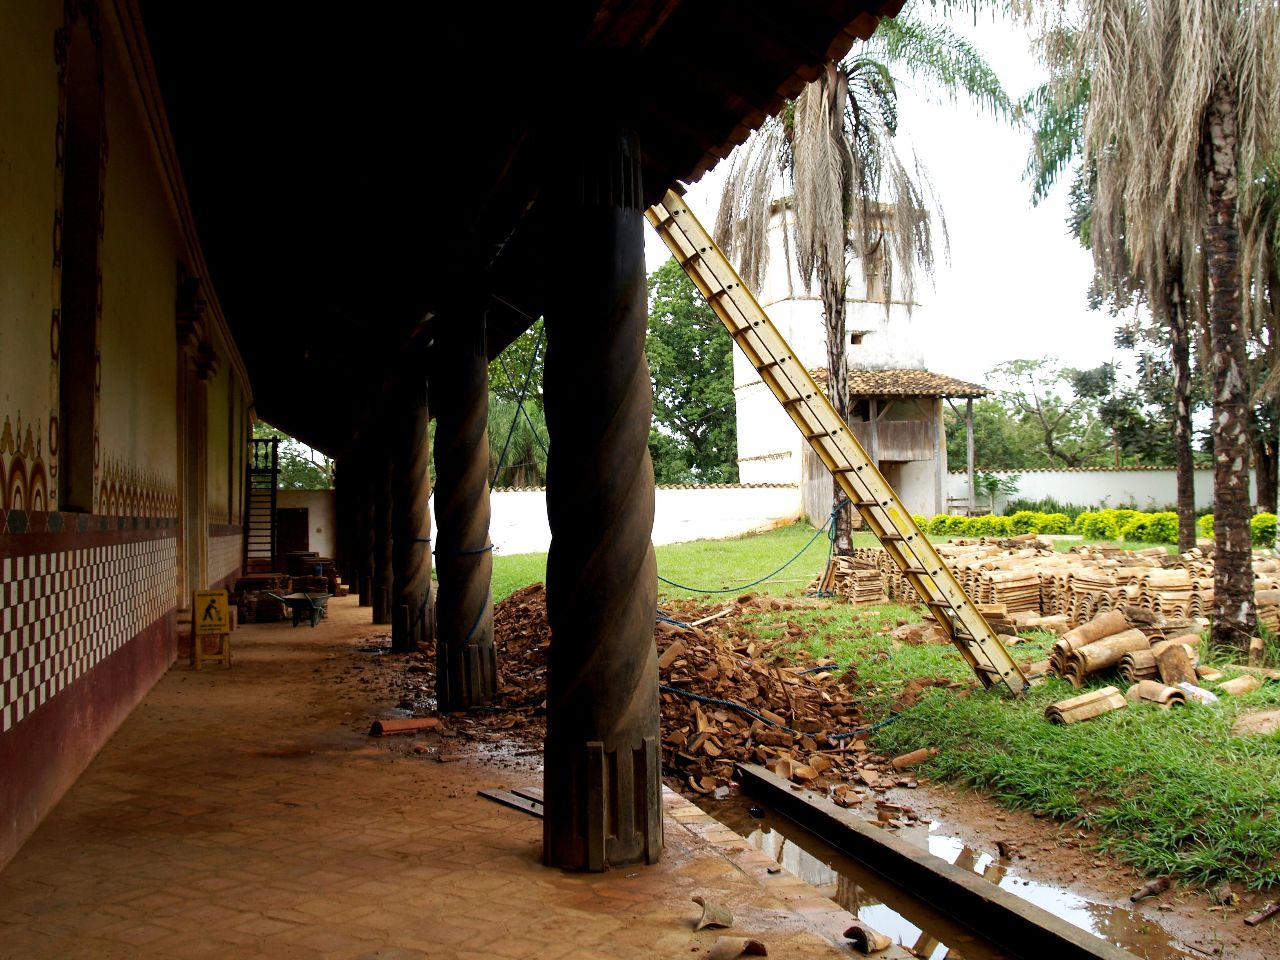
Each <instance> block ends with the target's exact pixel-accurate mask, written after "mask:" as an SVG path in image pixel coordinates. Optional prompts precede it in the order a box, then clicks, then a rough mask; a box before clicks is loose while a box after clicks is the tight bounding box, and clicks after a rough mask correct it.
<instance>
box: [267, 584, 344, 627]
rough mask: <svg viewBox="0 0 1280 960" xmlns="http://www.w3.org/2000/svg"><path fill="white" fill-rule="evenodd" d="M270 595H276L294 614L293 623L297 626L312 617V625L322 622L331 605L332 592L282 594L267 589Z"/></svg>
mask: <svg viewBox="0 0 1280 960" xmlns="http://www.w3.org/2000/svg"><path fill="white" fill-rule="evenodd" d="M267 594H268V595H269V596H272V597H275V598H276V599H277V600H279V601H280V602H281V603H283V604H284V605H285V606H286V607H288V608H289V612H290V613H292V614H293V625H294V626H295V627H296V626H297V625H298V624H299V623H301V622H302V621H303V620H304V619H310V621H311V626H313V627H314V626H315V625H316V624H317V623H319V622H320V618H321V617H323V616H324V615H325V614H326V612H327V610H326V607H327V606H328V605H329V597H330V594H327V593H288V594H285V595H284V596H281V595H280V594H278V593H271V591H269V590H268V591H267Z"/></svg>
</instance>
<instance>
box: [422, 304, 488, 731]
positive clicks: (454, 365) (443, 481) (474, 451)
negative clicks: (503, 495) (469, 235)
mask: <svg viewBox="0 0 1280 960" xmlns="http://www.w3.org/2000/svg"><path fill="white" fill-rule="evenodd" d="M438 346H439V347H440V348H441V349H440V355H439V357H438V362H437V365H436V370H435V375H434V376H433V378H432V382H431V389H432V391H433V392H434V391H437V390H438V391H440V393H439V396H440V397H441V401H440V402H439V403H436V404H434V407H435V409H436V411H437V412H436V437H435V461H436V527H437V532H436V577H437V579H438V580H439V588H438V590H437V592H436V631H437V633H436V698H437V700H438V702H439V706H440V709H441V710H465V709H467V708H468V707H470V706H473V705H475V704H478V703H487V702H488V701H489V700H490V699H491V698H492V697H493V694H494V692H495V691H496V690H497V688H498V668H497V660H496V658H495V655H494V648H493V591H492V582H491V581H492V576H493V544H492V543H490V542H489V513H490V510H489V358H488V356H487V354H486V350H485V332H484V326H483V324H482V323H474V324H472V325H471V326H470V327H469V328H463V330H462V331H461V332H460V333H459V334H458V335H454V336H451V337H449V338H448V340H446V341H442V342H438Z"/></svg>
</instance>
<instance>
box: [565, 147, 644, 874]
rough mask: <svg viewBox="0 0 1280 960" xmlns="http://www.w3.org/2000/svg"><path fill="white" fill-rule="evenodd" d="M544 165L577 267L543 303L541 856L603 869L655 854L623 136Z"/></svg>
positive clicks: (640, 246) (632, 187)
mask: <svg viewBox="0 0 1280 960" xmlns="http://www.w3.org/2000/svg"><path fill="white" fill-rule="evenodd" d="M565 158H572V160H571V164H572V165H573V166H571V167H570V169H569V171H568V172H567V173H566V171H565V167H564V163H565ZM575 167H576V169H575ZM557 178H558V187H557V191H556V192H557V196H556V201H555V203H556V205H555V208H554V211H553V212H552V213H550V214H549V215H550V216H552V217H554V218H555V220H556V224H557V225H556V227H555V228H554V229H555V230H556V232H557V235H556V237H555V238H554V242H552V243H551V244H550V245H549V249H550V250H554V251H556V254H557V256H563V254H564V252H565V251H572V256H573V258H574V273H575V276H576V277H577V278H578V280H577V285H576V286H575V289H574V290H573V291H572V293H571V294H566V295H565V296H563V297H560V298H558V300H557V301H556V305H555V307H554V308H553V309H548V312H547V316H546V329H547V366H546V374H545V381H544V382H545V387H544V389H545V393H546V412H547V427H548V431H549V433H550V434H551V448H550V449H551V458H550V462H549V466H548V478H547V518H548V521H549V523H550V526H551V551H550V555H549V557H548V560H547V604H548V619H549V620H550V625H551V632H552V642H551V648H550V654H549V665H548V696H547V741H546V763H545V774H544V792H545V801H546V813H545V819H544V827H543V839H544V844H543V856H544V858H545V861H546V863H547V864H548V865H551V866H557V867H569V868H576V869H588V870H603V869H605V868H606V867H608V866H611V865H619V864H627V863H636V862H648V863H653V862H655V861H656V860H657V859H658V857H659V855H660V853H661V849H662V809H661V792H660V791H661V787H662V783H661V769H660V764H659V760H658V736H659V732H658V667H657V651H656V648H655V646H654V640H653V624H654V609H655V602H656V580H655V573H656V570H655V565H654V556H653V546H652V543H651V536H652V531H653V510H654V492H653V466H652V464H651V463H650V460H649V448H648V439H649V421H650V416H651V411H652V407H653V397H652V391H651V388H650V385H649V368H648V364H647V361H646V360H645V353H644V343H645V327H646V296H645V263H644V237H643V233H642V231H643V228H644V219H643V216H642V212H643V208H644V201H643V199H642V195H641V189H640V186H641V184H640V151H639V146H638V143H637V141H636V138H635V136H634V135H633V134H630V133H627V132H622V131H617V130H610V131H601V132H594V133H588V134H586V135H585V136H583V137H582V140H581V142H580V143H574V144H571V145H569V147H568V148H567V149H565V150H563V151H561V153H560V166H559V170H558V173H557ZM557 262H563V261H557Z"/></svg>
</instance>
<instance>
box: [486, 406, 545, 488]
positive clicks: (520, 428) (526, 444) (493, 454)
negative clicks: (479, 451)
mask: <svg viewBox="0 0 1280 960" xmlns="http://www.w3.org/2000/svg"><path fill="white" fill-rule="evenodd" d="M513 422H514V429H513V427H512V424H513ZM546 436H547V420H546V415H545V414H544V413H543V412H542V408H541V407H540V406H538V405H537V404H536V402H531V401H529V400H527V399H526V400H525V405H524V407H523V409H520V410H517V406H516V401H515V400H512V399H509V398H508V397H506V396H503V395H500V394H498V393H496V392H490V394H489V463H490V477H489V479H490V481H491V482H492V483H493V485H494V486H497V487H540V486H542V485H543V483H544V482H545V481H546V476H547V447H546V442H547V441H546V439H545V438H546ZM495 473H496V475H495Z"/></svg>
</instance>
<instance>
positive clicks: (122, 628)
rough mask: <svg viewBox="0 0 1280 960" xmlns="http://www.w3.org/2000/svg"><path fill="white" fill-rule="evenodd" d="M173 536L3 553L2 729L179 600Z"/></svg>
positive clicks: (0, 597) (0, 607) (0, 599)
mask: <svg viewBox="0 0 1280 960" xmlns="http://www.w3.org/2000/svg"><path fill="white" fill-rule="evenodd" d="M176 569H177V551H176V541H175V540H174V538H172V537H164V538H159V539H148V540H141V541H135V542H133V543H122V544H113V545H110V546H98V547H88V548H84V549H77V550H65V551H58V552H54V553H42V554H31V555H27V556H18V557H5V558H3V559H0V733H2V732H5V731H8V730H9V729H10V728H11V727H14V726H16V725H17V724H19V723H21V722H22V720H23V719H24V718H25V717H27V716H28V715H29V714H31V713H32V711H34V710H35V709H36V708H37V707H39V706H40V705H41V704H43V703H45V702H47V701H48V700H51V699H52V698H53V697H55V696H57V695H58V693H59V692H60V691H61V690H63V689H64V688H65V687H67V686H68V685H69V684H71V683H72V682H73V681H75V680H76V679H78V678H79V677H81V676H84V675H85V674H86V673H88V672H89V671H90V670H92V669H93V667H94V666H95V665H96V664H98V663H99V662H101V661H102V660H104V659H106V657H108V656H110V655H111V654H112V653H114V652H115V651H117V650H119V649H120V648H121V647H123V646H124V645H125V644H126V643H128V642H129V641H130V640H132V639H133V638H134V637H136V636H137V635H138V634H140V633H141V632H142V631H143V630H145V629H146V628H147V627H149V626H151V624H153V623H155V622H156V620H158V619H160V618H161V617H162V616H164V615H165V614H166V613H168V612H169V611H170V610H171V609H172V608H173V606H174V597H175V591H176V583H175V580H174V571H175V570H176Z"/></svg>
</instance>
